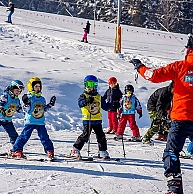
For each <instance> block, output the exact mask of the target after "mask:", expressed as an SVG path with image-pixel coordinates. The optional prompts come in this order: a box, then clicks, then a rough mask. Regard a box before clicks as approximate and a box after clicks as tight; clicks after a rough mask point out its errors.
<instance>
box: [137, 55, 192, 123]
mask: <svg viewBox="0 0 193 194" xmlns="http://www.w3.org/2000/svg"><path fill="white" fill-rule="evenodd" d="M138 72H139V73H140V74H141V76H142V77H143V78H145V79H147V80H149V81H151V82H154V83H159V82H165V81H169V80H173V81H174V95H173V101H172V109H171V115H170V117H171V120H173V121H174V120H190V121H193V53H190V54H189V55H188V56H187V59H186V60H183V61H175V62H173V63H171V64H169V65H167V66H166V67H161V68H158V69H150V68H148V67H146V66H145V65H144V66H141V67H139V69H138Z"/></svg>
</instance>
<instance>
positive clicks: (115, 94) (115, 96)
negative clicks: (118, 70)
mask: <svg viewBox="0 0 193 194" xmlns="http://www.w3.org/2000/svg"><path fill="white" fill-rule="evenodd" d="M108 84H109V88H108V89H107V91H106V92H105V94H104V96H103V98H104V99H105V100H107V111H108V121H109V130H108V131H107V133H113V134H114V133H116V131H117V127H118V118H117V110H118V109H119V108H120V99H121V98H122V95H123V94H122V92H121V90H120V89H119V84H118V83H117V79H116V78H115V77H110V78H109V80H108Z"/></svg>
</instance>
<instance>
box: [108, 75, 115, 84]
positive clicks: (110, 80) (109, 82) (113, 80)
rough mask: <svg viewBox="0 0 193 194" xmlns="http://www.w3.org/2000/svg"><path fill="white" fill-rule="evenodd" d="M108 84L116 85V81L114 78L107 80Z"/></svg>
mask: <svg viewBox="0 0 193 194" xmlns="http://www.w3.org/2000/svg"><path fill="white" fill-rule="evenodd" d="M108 84H109V85H110V84H117V79H116V78H115V77H110V78H109V80H108Z"/></svg>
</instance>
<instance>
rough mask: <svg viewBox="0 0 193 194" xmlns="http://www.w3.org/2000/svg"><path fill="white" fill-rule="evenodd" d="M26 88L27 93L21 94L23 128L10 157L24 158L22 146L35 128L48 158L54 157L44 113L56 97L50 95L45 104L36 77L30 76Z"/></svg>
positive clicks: (39, 81) (40, 83) (52, 104)
mask: <svg viewBox="0 0 193 194" xmlns="http://www.w3.org/2000/svg"><path fill="white" fill-rule="evenodd" d="M27 88H28V92H29V93H28V94H24V95H23V96H22V100H23V103H24V106H23V109H24V112H25V119H24V129H23V131H22V132H21V134H20V136H19V137H18V138H17V140H16V141H15V144H14V146H13V148H12V150H11V155H12V157H21V158H22V157H24V158H25V156H24V155H23V147H24V145H25V144H26V143H27V141H28V139H29V138H30V136H31V134H32V132H33V130H34V129H36V130H37V132H38V136H39V138H40V141H41V143H42V145H43V146H44V149H45V151H46V152H47V155H48V158H49V159H54V147H53V143H52V141H51V140H50V138H49V135H48V133H47V130H46V127H45V116H44V113H45V112H46V111H48V110H49V109H50V108H51V107H52V106H54V105H55V101H56V97H55V96H52V97H51V99H50V102H49V103H48V104H46V101H45V98H44V97H43V96H42V95H41V90H42V82H41V80H40V79H39V78H38V77H32V78H30V79H29V81H28V84H27Z"/></svg>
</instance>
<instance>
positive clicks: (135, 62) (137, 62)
mask: <svg viewBox="0 0 193 194" xmlns="http://www.w3.org/2000/svg"><path fill="white" fill-rule="evenodd" d="M129 62H130V63H132V64H133V65H134V69H136V70H137V71H138V69H139V67H141V66H144V64H142V63H141V61H140V60H139V59H131V60H130V61H129Z"/></svg>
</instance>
